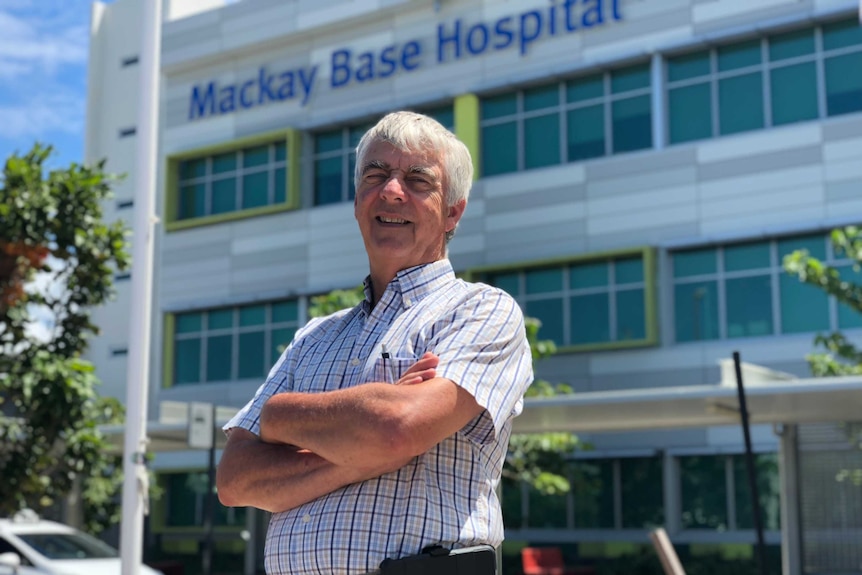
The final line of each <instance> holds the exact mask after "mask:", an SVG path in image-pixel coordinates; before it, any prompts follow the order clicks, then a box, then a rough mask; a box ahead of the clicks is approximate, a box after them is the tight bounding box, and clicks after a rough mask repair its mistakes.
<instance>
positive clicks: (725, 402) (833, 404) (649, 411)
mask: <svg viewBox="0 0 862 575" xmlns="http://www.w3.org/2000/svg"><path fill="white" fill-rule="evenodd" d="M742 367H743V369H742V371H743V380H744V382H745V391H746V398H747V402H748V410H749V418H750V422H751V423H752V424H758V423H785V424H793V423H813V422H822V421H845V420H849V421H855V420H859V419H862V377H859V376H854V377H832V378H805V379H799V378H796V377H794V376H792V375H789V374H786V373H781V372H776V371H772V370H769V369H767V368H764V367H760V366H757V365H752V364H745V363H744V364H743V366H742ZM721 372H722V377H721V381H720V382H719V383H716V384H715V385H696V386H682V387H664V388H649V389H627V390H620V391H597V392H583V393H575V394H570V395H559V396H554V397H540V398H528V399H526V400H525V402H524V411H523V413H522V414H521V415H520V416H519V417H516V418H515V420H514V424H513V431H514V432H515V433H542V432H547V431H571V432H581V433H583V432H594V433H596V432H614V431H616V432H620V431H641V430H648V429H675V428H684V427H709V426H713V425H733V424H738V423H739V417H740V416H739V401H738V399H737V392H736V382H735V379H734V375H733V362H732V361H731V360H722V362H721ZM159 407H160V410H159V419H158V420H157V421H150V422H149V423H148V425H147V436H148V437H149V440H150V442H149V451H151V452H156V453H158V452H168V451H187V450H189V449H190V447H189V416H188V412H189V404H187V403H184V402H176V401H163V402H161V403H160V405H159ZM236 411H237V408H235V407H217V408H216V414H215V427H216V430H215V439H216V448H218V449H221V448H222V447H224V443H225V435H224V433H222V432H221V427H222V426H223V425H224V424H225V423H227V422H228V420H229V419H230V418H231V417H233V415H234V414H235V413H236ZM103 431H104V432H105V433H106V434H107V435H108V437H109V439H110V441H111V443H112V445H113V446H114V448H115V449H116V450H117V451H121V450H122V448H123V433H124V428H123V426H117V425H114V426H107V427H104V428H103Z"/></svg>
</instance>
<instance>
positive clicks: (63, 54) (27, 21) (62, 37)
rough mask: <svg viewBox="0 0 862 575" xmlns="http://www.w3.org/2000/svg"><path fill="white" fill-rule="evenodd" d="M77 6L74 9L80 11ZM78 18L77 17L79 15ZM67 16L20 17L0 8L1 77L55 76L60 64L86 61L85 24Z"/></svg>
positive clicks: (86, 36)
mask: <svg viewBox="0 0 862 575" xmlns="http://www.w3.org/2000/svg"><path fill="white" fill-rule="evenodd" d="M80 8H81V6H80V5H77V7H76V9H77V10H80ZM78 20H80V18H78ZM73 22H74V21H71V20H70V18H69V16H68V15H63V14H61V13H60V14H58V13H54V14H52V17H48V18H45V17H41V16H39V15H38V14H33V15H31V16H30V17H27V18H25V17H22V16H17V15H14V14H12V13H11V12H9V11H3V10H2V9H0V76H2V77H4V78H6V79H12V78H16V77H20V76H23V75H26V74H28V73H47V74H49V75H54V74H55V73H56V72H57V70H58V69H59V67H60V66H62V65H68V64H74V65H82V66H83V64H85V63H86V61H87V42H88V40H89V37H88V31H87V27H86V26H84V25H81V24H80V23H79V22H75V23H73Z"/></svg>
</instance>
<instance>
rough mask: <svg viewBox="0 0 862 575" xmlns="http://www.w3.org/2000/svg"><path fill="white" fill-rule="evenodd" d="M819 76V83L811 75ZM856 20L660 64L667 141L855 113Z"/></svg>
mask: <svg viewBox="0 0 862 575" xmlns="http://www.w3.org/2000/svg"><path fill="white" fill-rule="evenodd" d="M821 68H822V70H823V74H822V77H823V78H824V80H823V81H821V80H819V79H818V77H819V75H818V69H821ZM860 69H862V27H860V24H859V21H858V20H856V19H853V20H846V21H841V22H835V23H831V24H826V25H824V26H820V27H817V28H805V29H802V30H795V31H792V32H783V33H780V34H774V35H771V36H768V37H763V38H757V39H753V40H747V41H744V42H739V43H735V44H730V45H726V46H720V47H718V48H715V49H711V50H702V51H699V52H694V53H690V54H684V55H681V56H675V57H671V58H668V60H667V70H666V74H667V107H668V138H669V141H670V143H672V144H674V143H680V142H687V141H691V140H699V139H704V138H711V137H715V136H721V135H726V134H734V133H737V132H745V131H749V130H757V129H761V128H764V127H766V126H780V125H784V124H790V123H793V122H802V121H805V120H812V119H814V118H818V117H820V116H821V115H822V113H821V112H820V109H821V107H820V105H819V103H818V102H819V101H821V100H822V101H824V102H825V108H824V113H825V114H826V115H827V116H835V115H838V114H847V113H850V112H857V111H860V110H862V74H859V73H858V70H860Z"/></svg>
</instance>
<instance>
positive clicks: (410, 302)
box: [404, 297, 413, 307]
mask: <svg viewBox="0 0 862 575" xmlns="http://www.w3.org/2000/svg"><path fill="white" fill-rule="evenodd" d="M412 304H413V302H412V301H411V299H410V298H409V297H406V298H404V305H406V306H408V307H409V306H410V305H412Z"/></svg>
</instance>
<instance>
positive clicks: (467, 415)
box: [216, 353, 482, 512]
mask: <svg viewBox="0 0 862 575" xmlns="http://www.w3.org/2000/svg"><path fill="white" fill-rule="evenodd" d="M438 362H439V359H438V358H437V356H436V355H434V354H432V353H426V354H425V355H424V356H422V358H420V359H419V360H418V361H417V362H416V363H415V364H413V366H411V367H410V369H408V370H407V372H405V374H404V375H403V376H402V377H401V379H399V380H398V382H397V383H396V385H392V384H390V383H378V382H372V383H367V384H364V385H359V386H355V387H351V388H347V389H340V390H335V391H328V392H323V393H279V394H276V395H273V396H272V397H271V398H269V400H267V402H266V404H265V405H264V407H263V410H262V411H261V415H260V436H257V435H255V434H253V433H251V432H250V431H247V430H245V429H241V428H234V429H232V430H231V431H230V433H229V435H228V439H227V444H226V445H225V449H224V452H223V454H222V458H221V462H220V463H219V467H218V472H217V477H216V481H217V485H218V495H219V500H220V501H221V502H222V504H224V505H227V506H231V507H238V506H251V507H257V508H259V509H264V510H267V511H272V512H279V511H286V510H289V509H293V508H294V507H297V506H299V505H302V504H303V503H307V502H309V501H312V500H314V499H317V498H318V497H321V496H323V495H326V494H327V493H331V492H332V491H334V490H336V489H339V488H341V487H344V486H345V485H349V484H351V483H356V482H359V481H365V480H367V479H372V478H374V477H378V476H380V475H383V474H384V473H388V472H390V471H395V470H397V469H399V468H401V467H402V466H404V465H405V464H407V462H409V461H410V460H411V459H412V458H413V457H416V456H417V455H420V454H422V453H424V452H426V451H428V450H429V449H430V448H432V447H433V446H434V445H436V444H438V443H439V442H441V441H442V440H443V439H445V438H446V437H449V436H450V435H452V434H454V433H455V432H457V431H458V430H459V429H461V428H462V427H464V426H465V425H466V424H467V423H469V422H470V421H471V420H472V419H473V418H475V417H476V416H478V415H479V414H480V413H481V412H482V407H481V406H480V405H479V404H478V403H476V400H475V399H474V398H473V396H472V395H471V394H470V393H469V392H468V391H466V390H464V389H463V388H461V387H460V386H458V385H456V384H455V383H454V382H452V381H451V380H449V379H445V378H440V377H436V367H437V365H438Z"/></svg>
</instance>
